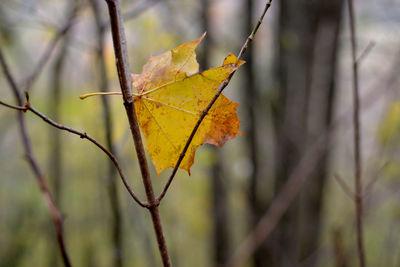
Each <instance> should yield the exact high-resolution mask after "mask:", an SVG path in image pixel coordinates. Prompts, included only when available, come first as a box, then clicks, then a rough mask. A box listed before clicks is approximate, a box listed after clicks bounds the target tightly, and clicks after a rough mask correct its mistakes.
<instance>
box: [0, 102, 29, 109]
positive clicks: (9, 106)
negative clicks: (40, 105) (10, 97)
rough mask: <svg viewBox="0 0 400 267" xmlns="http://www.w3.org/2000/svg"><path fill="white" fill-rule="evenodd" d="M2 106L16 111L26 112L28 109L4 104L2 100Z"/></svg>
mask: <svg viewBox="0 0 400 267" xmlns="http://www.w3.org/2000/svg"><path fill="white" fill-rule="evenodd" d="M0 105H2V106H5V107H8V108H12V109H15V110H20V111H26V108H24V107H20V106H15V105H11V104H7V103H6V102H3V101H1V100H0Z"/></svg>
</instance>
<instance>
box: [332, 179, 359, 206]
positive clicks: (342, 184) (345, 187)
mask: <svg viewBox="0 0 400 267" xmlns="http://www.w3.org/2000/svg"><path fill="white" fill-rule="evenodd" d="M333 177H334V178H335V180H336V182H337V183H338V184H339V185H340V187H341V188H342V190H343V192H344V193H345V194H346V195H347V196H348V197H349V198H350V199H351V200H353V201H354V200H355V198H354V193H353V191H352V190H351V189H350V187H349V186H348V185H347V183H346V182H345V181H344V180H343V179H342V177H341V176H340V175H339V174H337V173H335V174H334V175H333Z"/></svg>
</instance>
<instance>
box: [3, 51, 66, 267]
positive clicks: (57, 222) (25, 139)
mask: <svg viewBox="0 0 400 267" xmlns="http://www.w3.org/2000/svg"><path fill="white" fill-rule="evenodd" d="M0 64H1V66H2V68H3V72H4V74H5V76H6V79H7V82H8V83H9V85H10V88H11V91H12V92H13V94H14V96H15V100H16V102H17V104H18V105H19V106H20V108H22V107H21V106H22V96H21V94H20V90H19V88H18V85H17V83H16V82H15V79H14V77H13V76H12V74H11V72H10V69H9V67H8V64H7V62H6V60H5V58H4V56H3V52H2V50H1V48H0ZM5 106H8V107H11V105H8V104H7V105H5ZM20 108H19V110H21V109H20ZM14 109H15V108H14ZM18 123H19V127H20V133H21V139H22V143H23V145H24V149H25V155H26V158H27V160H28V163H29V165H30V166H31V169H32V170H33V172H34V174H35V177H36V179H37V181H38V183H39V186H40V189H41V191H42V193H43V195H44V198H45V200H46V202H47V206H48V207H49V211H50V214H51V217H52V220H53V224H54V227H55V230H56V236H57V242H58V247H59V249H60V252H61V256H62V259H63V263H64V266H65V267H70V266H71V262H70V260H69V256H68V253H67V250H66V247H65V242H64V235H63V227H62V218H61V215H60V212H59V211H58V209H57V207H56V205H55V204H54V199H53V196H52V195H51V193H50V190H49V187H48V186H47V183H46V180H45V178H44V175H43V172H42V170H41V169H40V167H39V164H38V163H37V160H36V158H35V156H34V154H33V152H32V146H31V142H30V138H29V136H28V132H27V130H26V124H25V119H24V116H23V113H22V112H18Z"/></svg>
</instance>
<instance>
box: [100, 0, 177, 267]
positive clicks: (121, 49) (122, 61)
mask: <svg viewBox="0 0 400 267" xmlns="http://www.w3.org/2000/svg"><path fill="white" fill-rule="evenodd" d="M106 2H107V5H108V10H109V14H110V23H111V32H112V38H113V43H114V52H115V58H116V64H117V70H118V78H119V82H120V86H121V91H122V97H123V100H124V106H125V111H126V114H127V117H128V121H129V126H130V130H131V133H132V137H133V141H134V143H135V148H136V155H137V157H138V161H139V166H140V171H141V174H142V181H143V185H144V187H145V191H146V196H147V200H148V202H149V204H150V207H149V210H150V214H151V219H152V222H153V227H154V231H155V233H156V238H157V243H158V248H159V251H160V254H161V258H162V262H163V264H164V266H171V263H170V259H169V254H168V250H167V243H166V241H165V238H164V233H163V229H162V224H161V219H160V214H159V211H158V201H157V199H156V198H155V196H154V190H153V185H152V183H151V177H150V173H149V167H148V164H147V159H146V155H145V152H144V147H143V142H142V137H141V135H140V129H139V124H138V121H137V117H136V112H135V107H134V99H133V96H132V84H131V79H130V67H129V61H128V49H127V45H126V37H125V31H124V26H123V21H122V14H121V6H120V2H119V1H118V0H106Z"/></svg>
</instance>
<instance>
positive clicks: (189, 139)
mask: <svg viewBox="0 0 400 267" xmlns="http://www.w3.org/2000/svg"><path fill="white" fill-rule="evenodd" d="M271 3H272V0H269V1H268V2H267V3H266V4H265V8H264V11H263V13H262V14H261V16H260V18H259V20H258V22H257V24H256V26H255V27H254V29H253V31H252V32H251V34H250V35H249V37H248V38H247V39H246V42H245V43H244V44H243V46H242V48H241V49H240V52H239V54H238V56H237V57H238V58H239V59H242V58H243V55H244V54H245V53H246V50H247V48H248V47H249V45H250V43H251V42H252V41H253V39H254V37H255V35H256V33H257V31H258V29H259V28H260V26H261V23H262V21H263V19H264V16H265V14H266V13H267V11H268V9H269V7H270V6H271ZM235 72H236V70H235V71H233V72H232V73H231V75H230V76H229V77H228V78H227V79H226V80H225V81H223V82H222V84H221V85H220V86H219V87H218V89H217V90H218V91H217V93H216V94H215V95H214V97H213V98H212V99H211V101H210V103H209V104H208V106H207V107H206V108H205V109H204V110H203V112H202V114H201V116H200V117H199V119H198V121H197V123H196V125H195V126H194V128H193V130H192V132H191V134H190V136H189V138H188V140H187V142H186V144H185V146H184V148H183V149H182V152H181V154H180V155H179V159H178V161H177V162H176V164H175V167H174V169H173V170H172V173H171V176H170V177H169V179H168V181H167V183H166V184H165V186H164V189H163V191H162V192H161V194H160V195H159V196H158V197H157V200H158V202H160V201H161V200H162V199H163V198H164V197H165V194H166V193H167V191H168V188H169V187H170V185H171V183H172V181H173V179H174V177H175V175H176V173H177V171H178V169H179V166H180V165H181V163H182V160H183V158H184V157H185V154H186V151H187V150H188V148H189V145H190V143H191V142H192V140H193V137H194V135H195V134H196V132H197V130H198V129H199V127H200V124H201V123H202V121H203V120H204V118H205V117H206V115H207V114H208V112H209V111H210V109H211V108H212V106H213V105H214V103H215V101H217V99H218V97H219V96H220V95H221V93H222V91H223V90H224V89H225V87H227V86H228V84H229V82H230V81H231V79H232V76H233V75H234V74H235Z"/></svg>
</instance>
